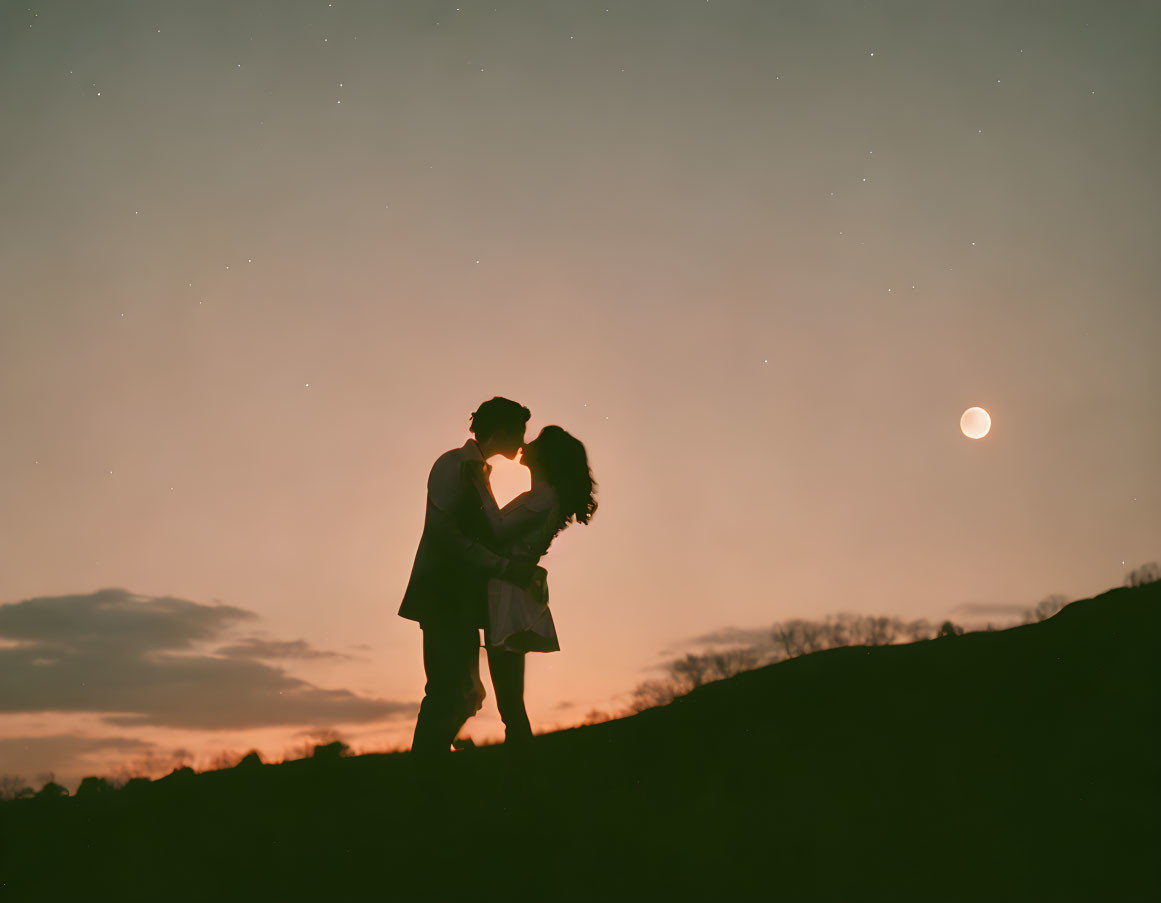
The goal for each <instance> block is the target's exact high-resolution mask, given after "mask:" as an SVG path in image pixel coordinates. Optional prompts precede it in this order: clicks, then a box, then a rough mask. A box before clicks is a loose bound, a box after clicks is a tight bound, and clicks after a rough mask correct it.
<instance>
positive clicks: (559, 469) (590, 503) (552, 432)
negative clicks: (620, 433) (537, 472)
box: [529, 426, 597, 533]
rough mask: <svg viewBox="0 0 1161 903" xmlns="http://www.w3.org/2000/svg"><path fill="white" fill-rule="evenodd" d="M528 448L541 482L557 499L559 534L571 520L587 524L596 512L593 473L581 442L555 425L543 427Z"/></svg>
mask: <svg viewBox="0 0 1161 903" xmlns="http://www.w3.org/2000/svg"><path fill="white" fill-rule="evenodd" d="M529 445H532V446H534V447H535V450H536V451H535V453H536V460H537V462H538V464H539V466H540V468H541V469H542V470H543V471H544V476H545V479H547V480H548V482H549V483H550V484H552V486H553V488H555V489H556V495H557V498H559V499H560V520H559V521H558V523H557V527H556V532H557V533H559V532H560V531H561V530H563V529H564V528H565V527H566V526H568V524H569V523H571V522H572V521H574V520H575V521H577V522H578V523H581V524H587V523H588V522H589V521H590V520H592V517H593V512H594V511H596V510H597V500H596V499H595V498H594V497H593V492H594V491H595V489H596V486H597V484H596V483H595V482H593V472H592V471H591V470H590V469H589V458H588V454H587V453H586V451H585V446H584V443H583V442H581V441H580V440H579V439H578V438H576V436H573V435H572V434H571V433H569V432H567V431H566V430H564V429H562V428H561V427H559V426H546V427H545V428H544V429H542V430H541V431H540V435H538V436H537V437H536V438H535V439H534V440H533V441H532V442H531V443H529Z"/></svg>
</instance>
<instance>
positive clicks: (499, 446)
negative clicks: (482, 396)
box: [470, 396, 532, 460]
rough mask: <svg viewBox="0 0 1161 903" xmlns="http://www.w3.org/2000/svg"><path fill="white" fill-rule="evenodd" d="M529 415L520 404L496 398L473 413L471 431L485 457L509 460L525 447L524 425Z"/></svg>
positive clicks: (508, 399) (530, 413) (507, 399)
mask: <svg viewBox="0 0 1161 903" xmlns="http://www.w3.org/2000/svg"><path fill="white" fill-rule="evenodd" d="M531 416H532V412H531V411H530V410H528V408H526V407H524V405H522V404H520V403H519V402H515V401H512V399H510V398H500V397H499V396H496V397H495V398H491V399H489V400H488V401H485V402H484V403H483V404H482V405H480V406H479V407H478V408H476V410H475V411H474V412H473V413H472V420H471V427H470V429H471V431H472V435H474V436H475V437H476V441H477V442H479V443H480V448H481V449H483V451H484V457H485V458H490V457H491V456H492V455H497V454H499V455H503V456H504V457H505V458H508V459H509V460H511V459H512V458H515V457H516V452H518V451H520V447H521V446H522V445H523V444H524V425H525V424H526V423H528V418H529V417H531Z"/></svg>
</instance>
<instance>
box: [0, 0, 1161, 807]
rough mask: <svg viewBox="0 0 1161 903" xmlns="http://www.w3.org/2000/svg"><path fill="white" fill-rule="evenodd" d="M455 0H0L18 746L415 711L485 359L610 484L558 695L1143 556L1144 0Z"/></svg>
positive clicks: (535, 665) (367, 743) (8, 660)
mask: <svg viewBox="0 0 1161 903" xmlns="http://www.w3.org/2000/svg"><path fill="white" fill-rule="evenodd" d="M457 2H458V3H459V7H458V8H457V6H456V5H455V4H454V3H437V2H431V3H419V2H415V3H395V2H393V3H372V2H366V3H353V2H340V0H336V2H334V3H328V2H311V3H304V2H288V0H278V2H267V3H257V2H233V0H231V2H198V3H194V2H186V3H173V2H139V3H128V2H108V3H100V4H82V3H35V2H32V0H24V2H21V3H3V4H0V123H2V128H0V418H2V419H0V423H2V424H3V430H2V432H0V773H6V774H10V775H11V774H16V775H21V776H23V777H25V778H26V779H28V780H29V781H30V782H31V781H33V780H34V778H35V777H36V775H37V774H40V773H44V772H48V771H54V772H55V774H56V777H57V780H61V781H62V782H63V783H66V785H68V786H70V789H75V785H76V783H77V782H79V780H80V777H81V776H83V775H85V774H94V773H111V771H112V769H113V767H114V765H115V764H116V763H120V762H125V761H127V760H129V759H132V758H135V757H136V758H139V757H141V756H156V757H160V758H161V759H165V758H166V757H167V756H171V755H172V753H173V750H175V749H180V750H184V751H185V753H186V757H187V758H190V759H192V761H193V764H195V766H196V767H208V765H207V764H206V763H207V760H208V757H209V756H210V755H212V754H213V753H215V752H218V751H220V750H226V749H233V750H237V751H239V752H242V751H245V750H246V749H248V748H250V747H252V746H256V747H257V748H259V749H260V750H261V751H262V752H263V754H264V756H265V757H267V758H280V757H281V755H282V754H283V752H284V750H287V749H289V748H291V747H292V746H294V745H295V744H298V743H301V742H302V740H303V738H304V737H307V738H309V736H310V734H309V732H310V731H312V730H315V729H322V728H333V729H335V730H338V731H339V732H340V733H341V734H342V735H343V737H344V738H346V739H347V740H348V742H350V743H351V745H352V746H353V747H355V749H356V750H358V751H373V750H383V749H390V748H395V747H400V746H405V745H407V744H408V743H409V741H410V735H411V730H412V726H413V723H414V711H415V707H416V706H417V705H418V701H419V699H420V698H421V696H422V692H423V668H422V660H421V654H420V632H419V629H418V628H417V626H416V625H415V624H414V623H413V622H410V621H404V620H402V619H400V618H399V617H397V615H396V611H397V608H398V604H399V599H400V596H401V594H402V591H403V587H404V585H405V583H406V579H407V575H408V572H409V569H410V565H411V561H412V558H413V556H414V553H415V546H416V543H417V541H418V538H419V533H420V529H421V526H422V521H423V510H424V491H425V481H426V477H427V472H428V469H429V468H430V466H431V463H432V461H434V459H435V457H436V456H437V455H438V454H440V453H441V452H443V451H444V450H446V449H448V448H451V447H453V446H458V445H460V444H462V443H463V441H464V440H465V438H466V437H467V431H466V430H467V417H468V414H469V413H470V412H471V411H472V410H473V409H474V408H475V407H476V406H477V405H478V404H479V402H480V401H482V400H484V399H486V398H488V397H490V396H492V395H497V394H499V395H505V396H508V397H511V398H514V399H517V400H518V401H521V402H522V403H524V404H526V405H528V406H529V407H530V408H531V409H532V415H533V416H532V421H531V423H530V424H529V435H535V433H536V431H538V430H539V428H540V427H542V426H544V425H546V424H550V423H557V424H560V425H562V426H564V427H565V428H566V429H568V430H570V431H571V432H573V433H574V434H575V435H577V436H578V437H579V438H580V439H581V440H582V441H584V442H585V444H586V446H587V447H588V450H589V455H590V460H591V463H592V467H593V470H594V475H595V477H596V479H597V481H598V484H599V490H598V500H599V503H600V508H599V510H598V511H597V514H596V516H595V517H594V519H593V522H592V524H591V525H589V526H588V527H581V526H573V527H570V528H569V529H568V530H566V531H565V532H564V533H562V534H561V535H560V537H558V539H557V543H556V545H555V546H554V547H553V548H552V550H551V551H550V553H549V555H548V557H547V558H546V559H545V562H544V563H545V565H546V566H547V567H548V569H549V573H550V583H551V586H552V598H553V603H552V604H553V609H554V613H555V618H556V623H557V626H558V630H559V633H560V638H561V646H562V649H561V651H560V652H559V653H553V654H550V655H533V656H530V657H529V663H528V690H527V698H528V704H529V711H530V714H531V716H532V720H533V725H534V728H536V729H538V730H543V729H546V728H548V727H550V726H552V725H554V724H560V725H565V724H573V723H576V722H577V721H578V720H580V718H581V717H582V716H583V715H584V714H585V712H587V711H588V710H589V709H591V708H593V707H594V706H595V707H600V708H604V709H608V710H614V709H616V708H618V707H620V706H622V705H623V704H624V703H625V702H626V701H627V699H628V697H629V693H630V691H631V690H632V688H633V687H634V685H636V684H637V683H638V682H639V681H640V680H643V679H645V678H647V677H650V676H652V675H653V674H654V673H655V672H654V671H651V670H650V668H651V666H655V665H656V664H658V663H660V662H662V661H664V660H665V659H666V658H667V657H669V656H671V655H672V654H673V653H672V650H674V649H675V648H682V647H683V643H688V641H689V640H690V638H692V637H696V636H699V635H701V634H704V633H706V632H708V631H712V630H716V629H718V628H720V627H724V626H729V625H734V626H738V627H762V626H765V625H769V624H772V623H773V622H775V621H779V620H783V619H787V618H793V617H820V618H821V617H823V616H824V615H826V614H828V613H833V612H838V611H853V612H861V613H869V614H892V615H900V616H903V617H909V618H911V617H921V616H922V617H927V618H930V619H933V620H934V619H937V618H943V617H947V616H953V617H960V616H959V615H957V614H956V612H957V611H959V612H961V613H962V612H963V611H964V609H962V608H959V606H963V605H965V604H967V603H975V604H987V605H994V606H1012V607H1013V608H1023V607H1025V606H1027V605H1031V604H1034V603H1035V602H1036V601H1038V600H1039V599H1041V598H1042V597H1043V596H1045V595H1046V594H1048V593H1051V592H1059V593H1063V594H1065V595H1067V596H1068V597H1069V598H1080V597H1083V596H1088V595H1092V594H1094V593H1097V592H1100V591H1102V590H1104V589H1106V588H1108V587H1110V586H1113V585H1117V584H1119V583H1120V582H1121V580H1122V578H1123V577H1124V574H1125V572H1126V571H1127V570H1129V569H1130V568H1132V567H1133V566H1136V565H1139V564H1141V563H1142V562H1144V561H1148V560H1151V559H1156V558H1157V557H1158V556H1159V552H1161V505H1159V504H1158V501H1159V499H1161V470H1159V468H1158V466H1157V462H1158V461H1161V418H1158V416H1157V401H1158V395H1159V392H1158V390H1159V389H1161V356H1159V355H1157V353H1156V350H1157V347H1158V339H1159V338H1161V305H1159V304H1158V286H1159V278H1158V277H1159V275H1161V272H1159V271H1161V265H1159V263H1158V260H1159V258H1158V255H1157V239H1158V234H1159V229H1158V226H1159V213H1158V210H1159V208H1158V197H1159V191H1158V189H1159V188H1161V173H1159V170H1158V168H1157V166H1156V154H1157V147H1158V144H1159V140H1161V112H1159V107H1158V105H1157V97H1158V91H1159V89H1161V58H1159V57H1158V56H1157V54H1156V52H1155V50H1156V46H1157V45H1158V42H1159V41H1161V11H1159V9H1158V7H1157V5H1156V4H1153V3H1117V2H1112V3H1110V2H1086V3H1076V2H1054V3H1012V2H1002V3H983V2H981V3H957V2H915V3H856V2H830V3H827V2H811V3H807V2H801V3H780V2H766V0H764V2H730V0H713V2H708V3H707V2H704V0H697V2H677V0H665V2H656V3H646V2H632V3H626V2H610V0H603V2H599V3H584V2H559V0H558V2H520V3H516V2H500V0H493V2H489V3H482V4H477V3H472V2H469V0H457ZM26 4H28V5H26ZM972 405H981V406H983V407H985V408H986V409H987V410H988V411H989V412H990V413H991V416H992V419H993V427H992V431H991V433H990V434H989V435H988V436H987V437H986V438H984V439H982V440H978V441H975V440H971V439H967V438H965V437H964V436H963V435H962V434H961V433H960V431H959V417H960V414H961V413H962V412H963V410H964V409H965V408H967V407H969V406H972ZM494 463H495V464H496V465H497V466H496V472H495V474H494V484H495V486H496V491H497V495H498V496H500V497H501V498H502V500H503V499H504V498H507V497H510V496H511V495H513V494H514V493H515V492H517V491H519V488H520V481H521V474H522V473H523V471H522V470H521V469H520V468H519V466H518V465H515V464H510V463H509V462H506V461H502V460H501V459H495V461H494ZM505 465H506V466H505ZM524 480H525V484H526V477H525V478H524ZM960 619H961V620H964V618H962V617H960ZM666 650H668V651H666ZM488 693H489V698H488V701H487V703H486V708H485V711H484V712H483V713H482V714H481V715H480V716H478V717H477V718H476V719H474V720H473V721H471V722H469V724H468V727H467V729H466V732H467V733H469V734H471V735H472V736H474V737H476V738H477V739H487V738H493V737H497V736H499V731H500V725H499V720H498V717H497V716H496V714H495V706H494V700H493V698H492V690H491V686H490V684H488ZM178 758H180V756H178ZM166 770H168V769H166ZM37 786H39V784H37Z"/></svg>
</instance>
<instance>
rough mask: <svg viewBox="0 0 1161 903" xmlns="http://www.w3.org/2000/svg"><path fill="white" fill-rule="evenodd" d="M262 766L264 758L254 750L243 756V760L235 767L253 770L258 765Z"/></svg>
mask: <svg viewBox="0 0 1161 903" xmlns="http://www.w3.org/2000/svg"><path fill="white" fill-rule="evenodd" d="M261 764H262V756H261V755H259V753H258V750H256V749H252V750H250V751H249V752H248V753H246V755H244V756H242V758H241V760H240V761H239V762H238V764H237V765H235V766H234V767H235V768H253V767H254V766H256V765H261Z"/></svg>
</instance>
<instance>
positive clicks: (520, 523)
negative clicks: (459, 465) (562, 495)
mask: <svg viewBox="0 0 1161 903" xmlns="http://www.w3.org/2000/svg"><path fill="white" fill-rule="evenodd" d="M463 467H464V470H465V472H466V473H467V475H468V479H469V481H470V482H471V484H472V486H474V487H475V491H476V495H477V496H479V502H480V506H481V510H482V511H483V513H484V518H485V520H486V521H487V524H488V530H489V533H490V534H491V536H492V538H493V539H494V540H495V541H496V542H497V543H500V544H504V543H507V542H509V541H511V540H513V539H515V538H516V537H517V536H519V535H521V534H522V533H524V532H525V531H527V530H529V529H531V528H532V527H534V526H536V525H537V524H538V523H539V522H541V521H543V519H544V518H545V517H546V516H547V513H546V509H545V507H544V506H543V505H541V504H538V502H537V500H536V499H534V498H533V496H532V495H531V493H528V492H522V493H521V494H520V495H518V496H516V498H514V499H512V501H510V502H509V503H508V504H507V505H505V506H504V507H503V508H500V507H499V506H497V505H496V499H495V497H494V496H493V495H492V490H491V489H490V488H489V486H488V482H487V480H486V479H485V478H484V467H483V462H481V461H465V462H464V464H463Z"/></svg>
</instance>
